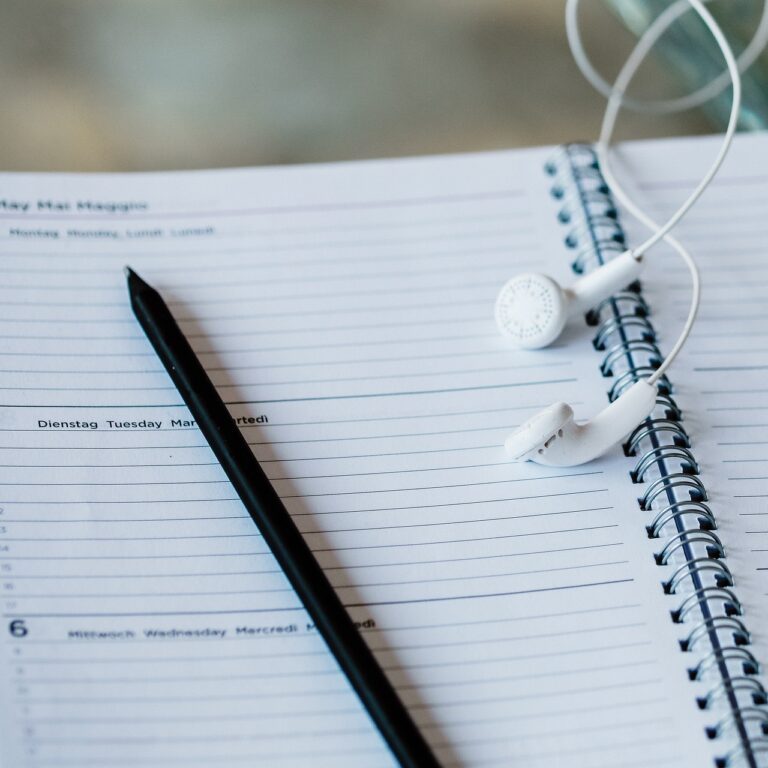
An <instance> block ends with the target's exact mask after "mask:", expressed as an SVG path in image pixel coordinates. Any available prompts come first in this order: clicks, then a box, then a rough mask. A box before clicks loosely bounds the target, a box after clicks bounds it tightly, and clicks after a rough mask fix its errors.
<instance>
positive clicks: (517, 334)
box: [496, 251, 643, 349]
mask: <svg viewBox="0 0 768 768" xmlns="http://www.w3.org/2000/svg"><path fill="white" fill-rule="evenodd" d="M642 268H643V260H642V258H640V257H638V256H636V255H635V254H634V253H633V252H632V251H626V252H624V253H622V254H621V256H618V257H617V258H615V259H612V260H611V261H609V262H608V263H607V264H604V265H603V266H601V267H599V268H598V269H596V270H594V271H593V272H590V273H589V274H588V275H585V276H584V277H582V278H580V279H579V280H577V281H576V282H575V283H574V284H573V286H571V287H570V288H562V287H561V286H560V285H559V284H558V283H557V282H556V281H555V280H553V279H552V278H551V277H548V276H547V275H541V274H538V273H535V272H528V273H525V274H522V275H518V276H517V277H513V278H512V279H511V280H509V281H507V283H505V284H504V287H503V288H502V289H501V291H500V292H499V296H498V298H497V299H496V325H497V326H498V327H499V330H500V331H501V332H502V333H503V334H504V335H505V336H507V337H509V338H510V339H511V340H512V341H513V342H514V343H515V344H516V345H517V346H518V347H522V348H523V349H538V348H540V347H546V346H547V345H548V344H551V343H552V342H553V341H554V340H555V339H556V338H557V337H558V336H559V335H560V333H561V331H562V330H563V328H564V327H565V324H566V322H567V321H568V318H570V317H573V316H574V315H576V314H579V313H583V312H587V311H588V310H590V309H592V307H594V306H596V305H597V304H599V303H600V302H601V301H602V300H603V299H605V298H608V297H609V296H610V295H611V294H613V293H616V291H618V290H621V289H622V288H625V287H626V286H627V285H629V284H630V283H631V282H633V281H634V280H636V279H637V277H638V276H639V274H640V272H641V271H642Z"/></svg>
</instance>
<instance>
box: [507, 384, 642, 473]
mask: <svg viewBox="0 0 768 768" xmlns="http://www.w3.org/2000/svg"><path fill="white" fill-rule="evenodd" d="M656 395H657V386H656V384H655V383H653V384H652V383H649V381H648V380H647V379H643V380H642V381H638V382H637V383H636V384H633V385H632V387H630V388H629V389H628V390H627V391H626V392H625V393H624V394H623V395H621V397H619V398H617V399H616V400H615V401H614V402H612V403H611V404H610V405H609V406H608V407H607V408H606V409H605V410H604V411H602V412H601V413H599V414H598V415H597V416H595V418H594V419H592V420H591V421H586V422H584V423H582V424H577V423H576V422H575V421H574V420H573V409H572V408H571V406H570V405H568V404H567V403H555V404H554V405H550V406H549V408H545V409H544V410H543V411H541V412H540V413H537V414H536V415H535V416H534V417H533V418H531V419H529V420H528V421H526V422H525V424H523V425H522V426H520V427H518V429H517V430H515V432H513V433H512V434H511V435H510V436H509V437H508V438H507V440H506V442H505V443H504V446H505V448H506V449H507V453H508V454H509V455H510V456H511V457H512V459H513V460H515V461H534V462H536V463H537V464H544V465H546V466H549V467H573V466H576V465H577V464H586V462H588V461H592V459H596V458H597V457H598V456H600V455H601V454H603V453H605V452H606V451H607V450H608V449H609V448H610V447H611V446H612V445H614V444H615V443H618V442H619V440H621V439H622V438H623V437H625V436H626V435H628V434H629V433H630V432H631V431H632V430H633V429H634V428H635V427H636V426H637V425H638V424H639V423H640V422H641V421H642V420H643V419H645V418H646V417H647V416H648V415H649V414H650V413H651V411H652V410H653V408H654V406H655V405H656Z"/></svg>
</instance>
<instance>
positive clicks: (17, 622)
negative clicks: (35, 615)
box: [8, 619, 29, 637]
mask: <svg viewBox="0 0 768 768" xmlns="http://www.w3.org/2000/svg"><path fill="white" fill-rule="evenodd" d="M8 631H9V632H10V633H11V634H12V635H13V636H14V637H26V636H27V635H28V634H29V630H28V629H27V627H26V626H25V624H24V619H14V620H13V621H12V622H11V623H10V624H9V625H8Z"/></svg>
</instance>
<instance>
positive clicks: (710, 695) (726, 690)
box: [697, 675, 768, 709]
mask: <svg viewBox="0 0 768 768" xmlns="http://www.w3.org/2000/svg"><path fill="white" fill-rule="evenodd" d="M739 691H742V692H746V693H749V694H750V695H751V696H752V701H753V702H754V703H755V704H756V705H758V706H760V705H764V704H766V703H768V694H766V692H765V688H764V687H763V685H762V683H761V682H760V681H759V680H756V679H755V678H754V677H746V676H741V675H738V676H733V677H730V678H728V679H727V680H722V681H721V682H720V683H719V684H718V685H716V686H715V687H714V688H712V689H711V690H710V691H707V695H706V696H702V697H701V698H699V699H698V700H697V703H698V705H699V709H710V708H711V706H712V705H713V704H714V703H715V702H716V701H719V700H720V699H721V698H723V697H724V696H728V695H729V694H731V693H737V692H739Z"/></svg>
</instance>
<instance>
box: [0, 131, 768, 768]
mask: <svg viewBox="0 0 768 768" xmlns="http://www.w3.org/2000/svg"><path fill="white" fill-rule="evenodd" d="M718 141H719V139H717V138H711V139H709V138H702V139H685V140H682V139H679V140H671V141H661V142H646V143H639V144H630V145H626V146H622V147H621V148H620V149H619V150H618V151H617V156H616V162H617V166H618V168H619V172H620V174H621V176H622V178H628V179H632V183H633V185H634V191H635V194H636V195H637V197H638V198H639V199H640V200H642V201H643V202H644V204H645V205H646V206H647V207H648V209H649V210H651V211H652V212H653V213H654V214H655V215H657V216H659V217H661V216H663V214H664V213H665V212H670V211H671V210H673V209H674V208H675V207H676V204H677V203H678V201H679V200H680V199H682V197H683V196H684V195H685V194H686V193H687V191H688V190H689V189H690V188H692V187H693V186H694V185H695V183H696V182H697V181H698V178H699V176H700V173H701V168H702V167H704V166H705V164H706V162H707V160H708V159H709V158H711V157H712V155H713V154H714V152H715V149H716V146H717V145H718ZM766 157H768V137H766V135H764V134H756V135H745V136H741V137H739V138H738V139H737V141H736V143H735V145H734V148H733V151H732V152H731V155H730V156H729V159H728V161H727V163H726V166H725V167H724V169H723V172H722V173H721V175H720V176H719V177H718V178H717V180H716V182H715V183H714V184H713V186H712V187H711V189H710V190H709V191H708V192H707V193H706V195H705V197H704V198H703V199H702V201H701V203H700V204H699V205H698V206H697V207H696V208H695V209H694V211H693V212H692V213H691V214H690V216H689V217H688V218H687V219H686V221H685V222H684V223H683V225H682V226H681V228H680V237H681V239H682V240H683V241H684V242H686V243H687V244H688V245H689V246H690V247H691V250H692V251H693V253H694V255H695V256H696V257H697V258H698V260H699V263H700V264H701V265H702V272H703V278H704V303H703V309H702V312H701V317H700V319H699V322H698V324H697V326H696V330H695V332H694V335H693V337H692V339H691V341H690V343H689V345H688V346H687V347H686V349H685V352H684V354H683V356H682V358H681V360H680V361H679V363H678V364H677V365H676V366H675V367H674V368H672V369H671V371H670V375H669V379H668V380H667V379H665V380H664V381H663V387H662V391H661V393H660V395H659V399H658V403H657V408H656V410H655V411H654V413H653V414H652V416H651V418H649V419H648V420H647V421H645V422H644V423H642V424H641V425H639V426H638V427H637V429H636V430H634V432H633V433H632V434H631V435H629V436H628V437H627V440H626V443H625V445H624V446H623V448H622V447H617V448H616V450H614V451H613V452H612V453H611V455H610V456H608V457H606V458H604V459H601V460H599V461H596V462H593V463H591V464H588V465H585V466H581V467H575V468H568V469H553V468H546V467H538V466H535V465H531V464H511V463H509V461H508V460H507V458H506V456H505V455H504V452H503V449H502V443H503V439H504V436H505V435H506V434H507V433H508V431H509V430H511V429H512V428H514V427H515V425H517V424H519V423H521V422H522V421H523V420H525V419H526V418H527V417H528V416H530V415H531V414H532V413H534V412H535V411H536V409H538V408H541V407H543V406H545V405H547V404H549V403H551V402H553V401H555V400H565V401H568V402H571V403H572V404H573V405H574V407H575V410H576V412H577V416H578V417H580V418H587V417H589V416H590V415H592V414H594V413H596V412H597V411H598V410H599V409H601V408H602V407H604V405H605V404H606V403H607V401H608V400H609V399H610V398H615V397H617V396H618V395H619V394H620V393H621V392H622V391H624V390H625V389H626V388H627V387H628V386H630V385H631V383H632V382H633V381H634V380H636V378H637V377H640V376H643V375H645V374H646V373H648V372H649V371H650V370H652V369H653V367H654V365H656V364H657V362H658V360H659V359H660V357H661V356H662V355H663V353H664V350H665V349H668V348H669V346H670V344H671V343H672V342H673V341H674V338H675V337H676V334H677V332H678V331H679V329H680V327H681V325H682V321H683V317H684V315H685V312H686V310H687V302H688V300H689V284H688V279H687V276H686V273H685V270H684V268H683V267H681V265H680V264H679V263H678V261H676V260H675V256H674V254H672V253H671V252H667V251H666V250H665V249H664V248H660V249H659V250H658V252H657V253H656V255H655V257H654V258H651V259H650V260H649V265H648V269H647V271H646V274H645V275H644V276H643V280H642V285H640V284H637V285H632V286H627V288H626V290H624V291H622V292H620V293H618V294H617V295H615V296H614V297H612V298H611V299H609V300H607V301H605V302H603V303H602V304H601V305H600V306H599V307H596V308H595V309H594V310H593V311H592V312H591V313H590V314H589V315H588V316H587V317H586V318H585V319H584V322H578V323H574V324H573V325H572V327H569V329H568V330H567V332H566V333H565V334H564V336H563V337H562V338H561V339H560V340H559V341H558V342H557V343H556V344H555V345H554V346H553V347H552V348H550V349H548V350H546V351H539V352H526V351H522V352H520V351H513V350H511V349H509V348H508V347H507V346H506V344H505V342H504V340H503V339H502V338H500V337H499V336H498V334H497V333H496V331H495V328H494V324H493V302H494V298H495V294H496V292H497V290H498V288H499V286H500V285H501V284H502V283H503V282H504V280H505V279H507V278H508V277H509V276H511V275H512V274H514V273H515V272H518V271H523V270H540V271H546V272H549V273H550V274H553V275H554V276H556V277H558V278H559V279H561V280H563V281H567V280H569V279H571V278H572V277H573V274H572V272H573V271H575V272H586V271H588V270H591V269H594V268H595V267H596V266H597V265H598V264H600V263H603V262H604V261H606V260H608V259H610V258H612V257H613V256H615V255H616V254H618V253H619V252H621V250H622V249H623V248H624V246H625V243H627V242H629V243H631V242H633V241H637V238H639V237H640V236H641V232H640V231H639V230H637V229H636V228H635V227H634V226H633V225H632V223H631V222H630V221H628V220H626V217H624V216H623V215H622V214H621V212H620V211H618V210H617V209H616V206H615V205H614V202H613V200H612V199H611V195H610V193H609V192H608V190H607V189H606V186H605V183H604V181H603V178H602V176H601V172H600V168H599V167H598V165H597V163H596V159H595V155H594V152H593V151H592V149H591V148H590V147H589V146H586V145H572V146H569V147H566V148H561V149H559V150H558V149H553V148H543V149H535V150H524V151H513V152H499V153H488V154H477V155H465V156H456V157H436V158H418V159H408V160H394V161H375V162H364V163H347V164H339V165H318V166H305V167H288V168H273V169H271V168H267V169H243V170H230V171H202V172H191V173H169V174H145V175H112V174H110V175H59V174H57V175H46V174H43V175H41V174H6V175H4V176H3V178H2V181H3V184H2V194H0V238H1V241H2V244H1V247H2V253H3V255H2V259H1V260H0V271H1V272H2V281H1V282H0V339H1V340H2V341H1V343H0V401H1V402H2V407H0V478H1V479H0V496H1V497H2V502H1V503H0V507H1V509H0V611H1V613H2V624H1V625H0V662H2V667H0V670H1V671H0V765H2V766H3V768H49V767H50V768H53V767H54V766H61V767H63V766H77V767H78V768H86V767H87V766H99V767H100V768H107V767H111V766H115V767H117V766H133V767H135V768H165V767H166V766H176V765H184V766H196V765H204V766H227V767H228V766H233V767H236V766H246V765H247V766H254V765H258V766H270V768H272V767H273V766H274V767H275V768H282V767H283V766H291V767H296V766H313V767H316V768H323V767H328V766H333V767H334V768H336V767H337V766H366V767H367V768H368V767H370V768H379V767H383V766H393V764H394V763H393V760H392V758H391V756H390V755H389V753H388V751H387V750H386V747H385V746H384V745H383V743H382V741H381V739H380V737H379V736H378V734H377V732H376V730H375V728H374V727H373V726H372V724H371V723H370V721H369V720H368V718H367V716H366V714H365V712H364V710H363V709H362V708H361V706H360V704H359V702H358V701H357V699H356V697H355V695H354V694H353V692H352V691H351V690H350V688H349V685H348V684H347V682H346V680H345V678H344V677H343V675H342V674H341V673H340V672H339V670H338V668H337V666H336V664H335V662H334V660H333V658H332V657H331V656H330V654H329V653H328V651H327V649H326V648H325V646H324V644H323V642H322V640H321V638H319V636H318V635H317V633H316V631H315V629H314V627H313V626H312V625H311V623H310V622H309V621H308V619H307V616H306V614H305V613H304V611H303V609H302V608H301V605H300V604H299V602H298V600H297V598H296V596H295V595H294V594H293V592H292V591H291V590H290V588H289V587H288V585H287V582H286V581H285V579H284V577H283V576H282V574H281V573H280V571H279V569H278V568H277V566H276V564H275V562H274V560H273V559H272V557H271V555H270V553H269V552H268V550H267V549H266V547H265V546H264V544H263V542H262V541H261V539H260V537H259V536H258V535H257V533H256V532H255V530H254V528H253V526H252V524H251V522H250V521H249V519H248V518H247V515H246V513H245V512H244V510H243V509H242V507H241V505H240V502H239V501H238V499H237V498H236V497H235V495H234V493H233V491H232V489H231V487H230V486H229V484H228V482H227V481H226V478H225V476H224V475H223V473H222V471H221V469H220V468H219V467H218V466H217V464H216V463H215V460H214V458H213V456H212V454H211V453H210V451H209V450H208V448H207V447H206V445H205V443H204V441H203V440H202V438H201V435H200V434H199V432H198V430H197V428H196V425H195V424H194V421H193V420H192V419H191V417H190V415H189V413H188V412H187V411H186V410H185V408H184V407H183V406H182V405H181V404H180V402H179V398H178V396H177V394H176V392H175V390H174V388H173V386H172V384H171V383H170V381H169V379H168V378H167V376H166V375H165V373H164V372H163V371H162V370H161V367H160V365H159V363H158V362H157V360H156V359H155V356H154V353H153V352H152V350H151V348H150V347H149V345H148V343H147V342H146V340H145V339H144V338H143V336H142V334H141V332H140V330H139V329H138V327H137V326H136V324H135V321H134V319H133V317H132V315H131V313H130V310H129V307H128V304H127V297H126V292H125V286H124V279H123V274H122V267H123V265H124V264H126V263H130V264H131V266H133V267H134V268H135V269H137V270H138V271H139V272H140V273H141V274H142V275H144V276H145V277H146V278H147V279H148V280H150V281H151V282H152V283H153V284H154V285H156V286H157V287H158V288H159V289H160V290H161V291H162V292H163V293H164V295H165V296H166V298H167V299H168V300H169V301H170V303H171V306H172V308H173V311H174V313H175V315H176V316H177V318H178V319H179V321H180V323H181V325H182V327H183V329H184V331H185V333H186V334H187V335H188V336H189V338H190V340H191V342H192V344H193V346H194V347H195V349H196V351H197V352H198V354H199V355H200V357H201V359H202V360H203V362H204V364H205V365H206V367H207V369H208V371H209V372H210V374H211V376H212V378H213V379H214V381H215V383H216V384H217V386H218V387H219V388H220V390H221V392H222V394H223V396H224V398H225V400H226V401H227V403H228V404H229V406H230V409H231V412H232V416H233V418H235V419H236V420H237V421H238V423H239V424H240V426H241V428H242V430H243V432H244V433H245V435H246V436H247V438H248V440H249V442H250V443H251V445H252V446H253V449H254V451H255V452H256V454H257V456H258V458H259V460H260V461H261V462H262V463H263V465H264V467H265V469H266V471H267V473H268V474H269V476H270V478H271V479H272V481H273V483H274V484H275V487H276V489H277V490H278V492H279V493H280V495H281V496H282V498H283V499H284V500H285V503H286V505H287V507H288V509H289V510H290V512H291V514H292V515H294V516H295V519H296V521H297V523H298V525H299V526H300V528H301V530H302V532H303V533H304V534H305V535H306V537H307V540H308V542H309V543H310V545H311V546H312V548H313V550H314V551H315V553H316V555H317V557H318V559H319V561H320V563H321V564H322V566H323V567H324V569H326V571H327V573H328V575H329V577H330V578H331V580H332V582H333V584H334V586H336V587H337V589H338V591H339V594H340V596H341V597H342V599H343V601H344V603H345V604H346V605H347V607H348V610H349V612H350V614H351V615H352V616H353V618H354V619H355V621H356V622H357V623H358V625H359V628H360V631H361V632H362V633H363V635H364V637H365V638H366V640H367V641H368V642H369V644H370V645H371V647H372V648H373V649H374V650H375V653H376V656H377V658H378V660H379V662H380V663H381V665H382V666H383V667H384V669H385V670H386V671H387V673H388V675H389V676H390V677H391V679H392V681H393V683H394V684H395V686H396V687H397V689H398V691H399V693H400V695H401V696H402V698H403V699H404V701H405V702H406V704H407V705H408V707H409V708H410V710H411V711H412V713H413V716H414V718H415V719H416V721H417V722H418V723H419V725H420V726H421V727H422V728H423V730H424V733H425V734H426V736H427V738H428V739H429V740H430V742H431V743H432V745H433V747H434V749H435V751H436V753H437V754H438V756H439V758H440V760H441V762H442V764H444V765H445V766H456V767H459V766H461V767H467V768H469V767H474V766H478V767H479V766H488V767H489V768H490V767H491V766H517V765H519V766H526V767H527V766H565V765H568V766H577V767H580V768H598V767H599V766H604V767H608V766H610V767H611V768H618V767H619V766H625V767H626V768H629V767H630V766H648V765H654V766H656V765H657V766H676V767H677V766H749V767H750V768H756V766H760V765H768V737H766V735H765V732H766V728H767V727H768V698H767V697H766V691H765V688H764V685H765V680H764V677H763V676H762V666H761V665H762V664H763V663H764V662H765V661H766V660H767V659H768V642H767V639H768V638H767V637H766V632H767V631H768V604H767V598H766V595H768V504H767V503H766V500H768V439H766V437H765V435H766V430H767V429H768V415H767V414H768V387H767V386H766V385H765V383H764V382H765V372H766V371H767V370H768V342H767V340H766V337H768V326H767V325H766V322H765V320H766V314H765V305H766V302H765V292H766V290H767V289H768V280H767V279H766V278H767V277H768V272H767V270H768V263H766V260H765V239H766V238H765V236H766V234H767V233H766V226H768V225H766V215H765V214H766V203H765V200H766V199H768V194H767V193H768V176H767V175H766V174H764V173H762V172H761V171H760V167H761V163H760V162H756V160H760V159H762V158H766Z"/></svg>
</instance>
